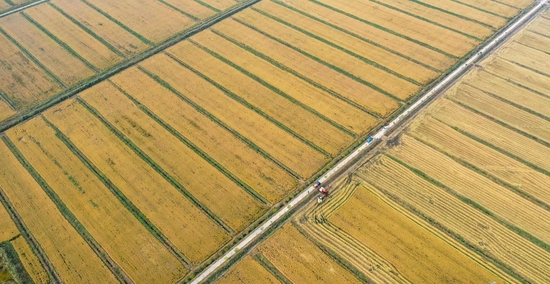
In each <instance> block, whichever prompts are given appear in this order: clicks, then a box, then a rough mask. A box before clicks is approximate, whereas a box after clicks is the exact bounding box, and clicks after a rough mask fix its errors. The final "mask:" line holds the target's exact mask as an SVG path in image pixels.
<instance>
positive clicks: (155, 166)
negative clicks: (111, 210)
mask: <svg viewBox="0 0 550 284" xmlns="http://www.w3.org/2000/svg"><path fill="white" fill-rule="evenodd" d="M78 102H79V103H80V104H81V105H82V106H83V107H84V108H85V109H87V110H88V111H89V112H90V113H91V114H92V115H93V116H94V117H95V118H96V119H97V120H99V121H100V122H101V123H102V124H103V125H104V126H105V127H106V128H107V129H109V130H110V131H111V132H112V133H113V134H114V135H115V136H116V137H117V138H118V139H120V140H121V141H122V142H123V143H124V144H125V145H127V146H128V148H130V149H131V150H132V151H134V153H135V154H136V155H137V156H139V157H140V158H141V159H142V160H143V161H144V162H146V163H147V164H149V165H150V166H151V167H152V168H153V169H155V171H157V173H158V174H160V175H161V176H162V177H164V179H166V181H168V182H170V184H172V186H174V187H175V188H177V189H178V190H179V191H180V192H182V193H183V194H184V195H185V196H186V197H188V199H189V200H191V201H193V203H194V204H195V206H197V207H199V208H201V209H202V210H203V211H204V212H205V213H206V214H207V215H208V216H209V217H210V218H212V219H213V220H214V221H215V222H216V223H218V225H219V226H220V227H222V228H223V229H224V230H225V231H226V233H229V234H233V233H234V231H233V229H232V228H231V225H229V224H227V223H226V222H227V220H223V219H226V218H224V217H219V216H217V215H216V214H215V213H214V212H212V211H211V209H209V208H208V207H207V206H206V205H204V204H202V202H201V201H199V199H198V198H196V197H195V196H193V195H192V194H191V193H190V192H189V191H188V190H187V188H185V187H184V186H183V185H182V184H181V183H180V182H179V180H177V179H176V178H175V177H174V176H173V175H172V174H170V173H169V172H167V171H166V170H165V169H164V168H163V167H161V165H159V164H158V163H157V162H156V161H155V160H153V158H151V156H150V155H149V154H147V153H146V152H145V151H143V150H141V148H139V147H138V146H137V145H136V144H135V143H134V142H133V141H131V140H130V139H129V138H128V137H126V135H124V133H122V132H121V131H120V130H119V129H117V128H116V127H115V126H114V125H113V124H111V123H110V122H109V121H108V120H107V119H106V118H105V117H103V116H102V115H101V113H99V111H98V110H96V109H95V108H93V107H92V106H91V105H90V104H88V103H87V102H86V101H84V100H78ZM129 123H132V122H129ZM132 127H133V126H132ZM136 127H137V125H136ZM137 128H138V129H137V131H139V132H141V134H142V135H143V136H146V137H148V136H149V135H151V134H150V133H149V132H147V131H146V130H142V129H140V128H139V127H137ZM151 136H152V135H151Z"/></svg>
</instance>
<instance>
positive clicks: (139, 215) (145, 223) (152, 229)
mask: <svg viewBox="0 0 550 284" xmlns="http://www.w3.org/2000/svg"><path fill="white" fill-rule="evenodd" d="M42 118H43V120H44V121H45V122H46V123H47V126H49V127H50V128H52V129H53V130H55V136H57V138H58V139H59V140H61V142H63V143H64V144H65V146H66V147H67V148H68V149H69V150H70V151H71V152H73V154H74V155H76V156H77V158H78V159H79V160H80V162H81V163H83V164H84V165H85V166H86V167H87V168H88V170H89V171H91V172H92V173H93V174H94V175H95V176H96V177H97V178H98V179H99V180H100V181H101V182H102V183H103V185H104V186H105V187H106V188H107V189H108V190H110V191H111V193H112V194H113V195H114V196H115V197H116V198H117V199H118V201H119V202H120V203H122V205H123V206H124V207H125V208H126V209H127V210H128V211H130V212H131V213H132V214H133V215H134V217H135V218H137V219H138V221H139V222H140V223H141V224H142V225H143V226H144V227H145V228H146V229H147V230H148V231H149V232H150V233H151V234H153V236H154V237H155V238H157V240H158V241H160V242H161V243H162V244H163V245H164V246H165V247H166V248H167V249H168V250H169V251H170V252H171V253H172V254H173V255H174V256H175V257H176V258H177V259H178V260H179V261H180V262H181V263H183V264H186V265H188V264H189V261H188V260H187V259H186V257H185V256H184V255H183V254H182V253H181V252H180V251H178V250H177V249H176V248H174V245H173V244H171V243H170V241H169V240H167V239H166V237H165V236H164V235H163V234H162V233H161V232H160V231H159V229H158V228H157V227H155V225H154V224H152V223H151V221H150V220H149V219H148V218H147V217H146V216H145V215H144V214H143V213H142V212H141V211H140V210H139V209H138V208H137V207H136V206H135V205H134V204H133V203H132V202H131V201H130V200H129V199H128V198H127V197H126V196H125V195H124V193H122V192H121V191H120V189H118V188H117V187H116V186H115V185H114V184H113V183H112V182H111V181H110V180H109V179H108V178H107V177H106V176H105V174H104V173H102V172H101V171H100V170H99V169H98V168H97V167H96V166H95V165H93V164H92V162H90V160H89V159H88V158H87V157H86V156H85V155H84V154H83V153H82V152H81V151H80V150H79V149H78V148H77V147H76V146H75V145H74V144H73V143H72V142H71V141H70V139H69V138H68V137H67V136H65V135H64V134H63V133H61V131H59V129H58V128H57V127H56V126H55V125H53V124H52V123H51V122H50V121H48V120H47V119H46V118H45V117H42ZM69 179H70V180H71V181H73V182H74V177H69ZM78 186H80V185H78ZM94 204H95V203H94ZM153 245H155V244H153Z"/></svg>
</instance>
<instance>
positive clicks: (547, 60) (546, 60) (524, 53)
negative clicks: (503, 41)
mask: <svg viewBox="0 0 550 284" xmlns="http://www.w3.org/2000/svg"><path fill="white" fill-rule="evenodd" d="M498 55H499V57H501V58H504V59H506V60H508V61H510V62H513V63H516V64H518V65H519V66H521V67H524V68H527V69H530V70H533V71H535V72H537V73H539V74H541V75H544V76H546V77H548V78H550V54H547V53H544V52H541V51H538V50H536V49H533V48H530V47H527V46H524V45H520V44H518V43H515V42H513V43H511V44H509V45H507V46H506V48H505V49H504V50H502V51H501V52H499V53H498Z"/></svg>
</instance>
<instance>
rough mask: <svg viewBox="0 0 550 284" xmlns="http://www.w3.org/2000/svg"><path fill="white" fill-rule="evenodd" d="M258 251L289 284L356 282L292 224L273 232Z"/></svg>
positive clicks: (352, 276) (355, 279) (351, 275)
mask: <svg viewBox="0 0 550 284" xmlns="http://www.w3.org/2000/svg"><path fill="white" fill-rule="evenodd" d="M258 250H259V251H260V252H261V253H262V254H263V255H264V256H265V258H266V259H267V260H269V262H271V263H272V264H273V265H274V266H275V267H277V269H278V270H279V271H281V273H282V274H284V275H285V276H286V277H287V278H288V279H290V280H291V281H292V282H293V283H312V282H325V283H360V282H359V281H358V279H357V278H355V276H354V275H353V274H351V273H350V272H348V271H346V270H345V269H344V268H343V267H341V266H340V265H339V264H338V263H337V262H336V261H334V260H332V259H331V258H330V257H329V256H327V255H325V254H324V253H323V251H321V250H320V249H319V248H317V247H316V246H315V245H314V244H312V243H310V242H309V240H308V239H307V238H306V237H305V236H304V235H302V234H301V233H300V232H299V231H298V230H297V229H296V228H295V227H294V226H292V224H287V225H285V226H283V227H282V228H281V229H279V230H277V232H276V233H275V234H274V235H273V236H272V237H270V238H269V239H268V240H267V241H266V242H265V243H263V244H262V246H260V247H259V248H258ZM320 267H323V268H324V269H319V268H320Z"/></svg>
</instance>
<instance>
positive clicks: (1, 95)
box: [0, 90, 19, 111]
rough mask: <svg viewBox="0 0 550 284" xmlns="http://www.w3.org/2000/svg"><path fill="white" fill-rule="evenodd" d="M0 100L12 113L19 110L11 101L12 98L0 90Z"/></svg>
mask: <svg viewBox="0 0 550 284" xmlns="http://www.w3.org/2000/svg"><path fill="white" fill-rule="evenodd" d="M0 100H2V101H4V102H5V103H6V104H7V105H8V107H10V108H11V110H13V111H17V109H18V108H19V106H18V104H16V103H15V101H14V100H12V98H10V96H8V94H6V93H4V92H2V91H1V90H0Z"/></svg>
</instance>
